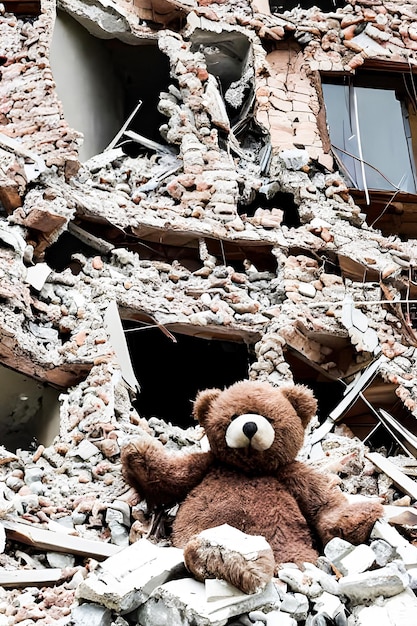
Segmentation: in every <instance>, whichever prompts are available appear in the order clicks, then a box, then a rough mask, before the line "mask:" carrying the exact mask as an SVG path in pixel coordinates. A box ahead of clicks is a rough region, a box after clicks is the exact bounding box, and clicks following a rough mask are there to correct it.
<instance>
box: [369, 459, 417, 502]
mask: <svg viewBox="0 0 417 626" xmlns="http://www.w3.org/2000/svg"><path fill="white" fill-rule="evenodd" d="M365 456H366V458H368V459H369V460H370V461H372V463H373V464H374V465H375V467H377V468H378V469H379V470H381V472H383V473H384V474H386V475H387V476H389V478H391V480H392V481H393V483H394V485H396V486H397V487H398V488H399V489H400V490H401V491H402V492H403V493H406V494H407V495H409V496H410V498H413V500H417V483H416V482H415V481H414V480H413V479H412V478H410V477H409V476H406V475H405V474H404V473H403V472H402V471H401V470H400V469H399V468H398V467H397V466H396V465H394V463H391V461H389V460H388V459H387V458H385V457H384V456H382V454H380V453H379V452H368V453H367V454H365Z"/></svg>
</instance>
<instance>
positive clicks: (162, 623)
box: [137, 578, 280, 626]
mask: <svg viewBox="0 0 417 626" xmlns="http://www.w3.org/2000/svg"><path fill="white" fill-rule="evenodd" d="M279 604H280V600H279V594H278V592H277V590H276V589H275V587H274V584H273V583H269V584H268V585H267V587H266V588H265V590H264V591H262V592H259V593H254V594H250V595H247V594H243V593H242V594H239V595H232V596H228V597H223V598H217V599H215V600H211V601H208V600H207V597H206V589H205V585H204V583H200V582H198V581H196V580H194V579H192V578H182V579H180V580H172V581H171V582H167V583H165V584H164V585H160V586H159V587H157V588H156V589H155V591H154V592H153V593H152V594H151V595H150V597H149V599H148V600H147V601H146V602H145V603H144V604H143V605H142V606H141V607H139V609H138V613H137V616H138V622H139V624H141V626H155V624H158V626H187V625H189V624H194V626H225V624H226V623H227V621H228V619H229V618H230V617H233V616H235V615H241V614H242V613H247V612H249V611H252V610H255V609H257V608H260V607H265V606H270V607H271V608H279Z"/></svg>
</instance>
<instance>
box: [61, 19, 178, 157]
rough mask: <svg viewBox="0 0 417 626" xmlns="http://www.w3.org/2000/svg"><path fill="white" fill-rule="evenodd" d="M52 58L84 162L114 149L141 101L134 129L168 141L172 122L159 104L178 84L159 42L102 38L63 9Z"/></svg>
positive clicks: (62, 97) (66, 112)
mask: <svg viewBox="0 0 417 626" xmlns="http://www.w3.org/2000/svg"><path fill="white" fill-rule="evenodd" d="M50 60H51V67H52V71H53V75H54V80H55V82H56V88H57V93H58V96H59V98H60V100H61V102H62V105H63V109H64V115H65V119H66V121H67V122H68V123H69V124H70V125H71V126H72V127H73V128H75V129H76V130H78V131H80V132H81V133H82V134H83V137H84V138H83V142H82V145H81V146H80V150H79V154H80V159H81V160H83V161H85V160H87V159H89V158H90V157H92V156H94V155H95V154H99V153H100V152H102V151H103V150H104V149H105V148H106V147H107V146H108V145H109V143H110V142H111V141H112V139H113V138H114V137H115V136H116V135H117V133H118V132H119V131H120V129H121V127H122V126H123V124H124V123H125V121H126V119H127V118H128V117H129V115H130V114H131V113H132V112H133V110H134V109H135V107H136V106H137V104H138V102H139V100H141V101H142V105H141V107H140V109H139V111H138V113H137V115H136V116H135V117H134V119H133V120H132V122H131V123H130V124H129V129H130V130H134V131H136V132H138V133H140V134H143V135H145V136H146V137H147V138H149V139H152V140H154V141H158V142H162V141H163V140H162V137H161V135H160V133H159V127H160V126H161V124H162V123H163V122H165V121H166V119H165V117H164V116H162V115H161V114H160V113H159V112H158V110H157V104H158V102H159V94H160V92H161V91H162V90H166V89H167V87H168V85H169V83H170V82H172V81H170V78H169V61H168V59H167V57H166V56H165V55H164V54H163V53H162V52H161V51H160V50H159V48H158V47H157V45H156V43H146V44H143V45H137V46H132V45H128V44H125V43H123V42H121V41H119V40H116V39H110V40H104V39H99V38H98V37H94V36H93V35H91V34H90V33H89V32H88V31H87V30H86V29H85V28H83V26H81V24H79V23H78V22H77V21H76V20H75V19H73V18H72V17H71V16H70V15H68V14H67V13H65V12H63V11H59V10H58V11H57V18H56V22H55V26H54V34H53V38H52V44H51V54H50Z"/></svg>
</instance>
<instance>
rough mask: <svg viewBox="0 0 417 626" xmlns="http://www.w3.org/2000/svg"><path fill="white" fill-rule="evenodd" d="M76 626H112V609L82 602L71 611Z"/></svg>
mask: <svg viewBox="0 0 417 626" xmlns="http://www.w3.org/2000/svg"><path fill="white" fill-rule="evenodd" d="M71 620H72V624H73V625H74V626H110V625H111V623H112V615H111V611H109V610H108V609H106V608H104V607H103V606H99V605H98V604H80V605H79V606H76V607H74V608H73V609H72V611H71Z"/></svg>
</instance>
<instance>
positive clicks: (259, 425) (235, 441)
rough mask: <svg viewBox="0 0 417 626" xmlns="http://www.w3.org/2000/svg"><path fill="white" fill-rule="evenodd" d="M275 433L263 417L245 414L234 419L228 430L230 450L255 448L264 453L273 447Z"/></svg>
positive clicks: (227, 438)
mask: <svg viewBox="0 0 417 626" xmlns="http://www.w3.org/2000/svg"><path fill="white" fill-rule="evenodd" d="M274 439H275V431H274V429H273V427H272V426H271V424H270V423H269V422H268V420H267V419H265V417H263V415H257V414H256V413H245V414H243V415H239V417H237V418H236V419H234V420H233V421H232V422H231V423H230V424H229V426H228V428H227V430H226V443H227V445H228V446H229V448H249V447H251V448H253V449H254V450H258V451H259V452H262V451H263V450H268V448H270V447H271V446H272V443H273V441H274Z"/></svg>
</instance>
